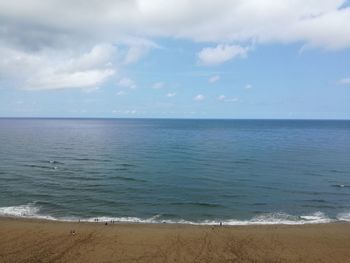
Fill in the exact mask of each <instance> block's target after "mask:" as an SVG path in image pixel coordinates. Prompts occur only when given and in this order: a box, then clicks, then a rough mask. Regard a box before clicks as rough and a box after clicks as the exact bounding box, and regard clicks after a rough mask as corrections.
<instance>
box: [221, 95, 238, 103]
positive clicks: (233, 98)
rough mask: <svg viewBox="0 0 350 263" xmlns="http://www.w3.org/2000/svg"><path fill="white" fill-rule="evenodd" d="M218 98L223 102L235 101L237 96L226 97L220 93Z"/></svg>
mask: <svg viewBox="0 0 350 263" xmlns="http://www.w3.org/2000/svg"><path fill="white" fill-rule="evenodd" d="M218 100H219V101H223V102H237V101H238V98H235V97H232V98H228V97H226V96H225V95H220V96H218Z"/></svg>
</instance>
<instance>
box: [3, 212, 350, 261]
mask: <svg viewBox="0 0 350 263" xmlns="http://www.w3.org/2000/svg"><path fill="white" fill-rule="evenodd" d="M73 229H74V230H75V231H76V234H75V235H73V234H71V232H70V231H71V230H73ZM0 262H268V263H272V262H327V263H328V262H350V224H345V223H344V224H342V223H336V224H322V225H302V226H282V225H279V226H240V227H238V226H237V227H227V226H222V227H219V226H216V227H209V226H188V225H169V224H159V225H149V224H114V225H111V224H108V225H107V226H106V225H104V224H103V223H63V222H51V221H40V220H23V219H6V218H2V219H0Z"/></svg>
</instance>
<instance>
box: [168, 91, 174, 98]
mask: <svg viewBox="0 0 350 263" xmlns="http://www.w3.org/2000/svg"><path fill="white" fill-rule="evenodd" d="M166 96H167V97H168V98H172V97H175V96H176V93H175V92H172V93H167V94H166Z"/></svg>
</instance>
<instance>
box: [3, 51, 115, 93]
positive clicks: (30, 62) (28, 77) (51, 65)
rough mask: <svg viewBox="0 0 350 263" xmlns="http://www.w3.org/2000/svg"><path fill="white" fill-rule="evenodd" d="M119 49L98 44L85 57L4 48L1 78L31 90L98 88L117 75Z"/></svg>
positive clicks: (82, 55)
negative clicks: (114, 64) (115, 58)
mask: <svg viewBox="0 0 350 263" xmlns="http://www.w3.org/2000/svg"><path fill="white" fill-rule="evenodd" d="M114 52H115V49H114V48H113V47H112V46H110V45H107V44H100V45H96V46H95V47H93V48H92V49H91V51H89V52H86V53H82V54H69V55H67V54H66V53H62V54H61V53H58V54H57V53H54V54H52V53H50V52H49V51H43V52H35V53H32V52H25V51H21V50H17V49H12V48H8V47H0V76H1V75H2V76H3V77H2V78H4V79H8V80H14V81H15V82H16V83H17V85H18V86H19V87H21V88H23V89H27V90H45V89H46V90H50V89H51V90H52V89H67V88H80V89H89V90H91V89H95V88H96V86H97V85H99V84H101V83H102V82H104V81H106V80H107V79H108V78H109V77H111V76H112V75H114V74H115V72H116V70H115V69H114V68H113V67H112V61H111V60H110V59H111V57H113V54H114Z"/></svg>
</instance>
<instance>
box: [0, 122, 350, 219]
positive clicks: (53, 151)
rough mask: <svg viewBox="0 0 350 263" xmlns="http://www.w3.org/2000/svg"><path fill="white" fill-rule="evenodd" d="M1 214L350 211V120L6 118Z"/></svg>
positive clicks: (290, 215)
mask: <svg viewBox="0 0 350 263" xmlns="http://www.w3.org/2000/svg"><path fill="white" fill-rule="evenodd" d="M0 145H1V147H0V215H2V216H22V217H34V218H47V219H55V220H87V221H94V220H95V219H99V220H100V221H104V220H108V221H109V220H115V221H123V222H168V223H173V222H180V223H198V224H216V223H218V222H224V223H225V224H233V225H234V224H270V223H271V224H273V223H288V224H299V223H317V222H330V221H338V220H346V221H348V220H350V121H306V120H305V121H304V120H302V121H301V120H300V121H299V120H298V121H296V120H152V119H149V120H141V119H140V120H137V119H128V120H125V119H0Z"/></svg>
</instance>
